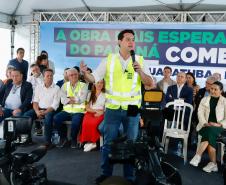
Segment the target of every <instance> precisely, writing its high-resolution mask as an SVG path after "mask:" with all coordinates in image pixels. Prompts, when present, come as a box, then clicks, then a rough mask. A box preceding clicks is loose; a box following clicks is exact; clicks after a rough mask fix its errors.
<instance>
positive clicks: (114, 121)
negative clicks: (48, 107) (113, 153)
mask: <svg viewBox="0 0 226 185" xmlns="http://www.w3.org/2000/svg"><path fill="white" fill-rule="evenodd" d="M139 117H140V116H139V115H137V116H136V117H129V116H127V111H126V110H122V109H117V110H113V109H108V108H107V109H106V112H105V115H104V145H103V149H102V153H101V154H102V159H101V160H102V161H101V168H102V173H103V175H106V176H111V175H112V172H113V165H112V164H110V163H109V158H108V154H109V152H110V146H109V143H110V142H112V141H113V140H114V139H116V138H117V137H118V133H119V128H120V125H121V124H122V126H123V132H124V134H126V135H127V138H128V139H130V140H136V138H137V135H138V129H139ZM133 171H134V170H133V166H132V165H130V164H124V166H123V172H124V177H125V178H127V179H128V180H133Z"/></svg>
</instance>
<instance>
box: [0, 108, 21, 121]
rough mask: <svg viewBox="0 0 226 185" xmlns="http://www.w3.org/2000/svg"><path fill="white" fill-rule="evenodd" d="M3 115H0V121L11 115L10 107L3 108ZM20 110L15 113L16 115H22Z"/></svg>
mask: <svg viewBox="0 0 226 185" xmlns="http://www.w3.org/2000/svg"><path fill="white" fill-rule="evenodd" d="M3 113H4V114H3V115H2V116H0V123H1V122H2V121H3V120H4V119H5V118H8V117H10V116H12V115H13V110H12V109H6V108H3ZM22 114H23V113H22V112H18V113H17V114H16V116H22Z"/></svg>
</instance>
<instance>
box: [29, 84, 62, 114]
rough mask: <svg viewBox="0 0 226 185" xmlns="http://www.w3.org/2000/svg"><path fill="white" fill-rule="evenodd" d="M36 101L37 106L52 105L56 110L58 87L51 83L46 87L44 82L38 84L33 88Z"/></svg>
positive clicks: (45, 107)
mask: <svg viewBox="0 0 226 185" xmlns="http://www.w3.org/2000/svg"><path fill="white" fill-rule="evenodd" d="M33 102H36V103H38V105H39V108H42V109H47V108H49V107H52V108H53V109H54V110H57V108H58V107H59V103H60V88H59V87H58V86H57V85H55V84H54V83H52V85H51V86H50V87H48V88H46V87H45V85H44V84H42V85H38V86H37V87H36V88H35V95H34V101H33Z"/></svg>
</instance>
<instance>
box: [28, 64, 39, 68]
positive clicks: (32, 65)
mask: <svg viewBox="0 0 226 185" xmlns="http://www.w3.org/2000/svg"><path fill="white" fill-rule="evenodd" d="M34 66H38V64H31V65H30V68H32V67H34ZM38 67H39V66H38Z"/></svg>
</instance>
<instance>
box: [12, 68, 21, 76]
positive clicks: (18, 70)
mask: <svg viewBox="0 0 226 185" xmlns="http://www.w3.org/2000/svg"><path fill="white" fill-rule="evenodd" d="M13 71H17V72H19V73H20V74H22V75H23V73H22V71H21V70H20V69H16V68H15V69H13V70H12V72H13Z"/></svg>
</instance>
